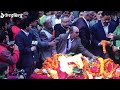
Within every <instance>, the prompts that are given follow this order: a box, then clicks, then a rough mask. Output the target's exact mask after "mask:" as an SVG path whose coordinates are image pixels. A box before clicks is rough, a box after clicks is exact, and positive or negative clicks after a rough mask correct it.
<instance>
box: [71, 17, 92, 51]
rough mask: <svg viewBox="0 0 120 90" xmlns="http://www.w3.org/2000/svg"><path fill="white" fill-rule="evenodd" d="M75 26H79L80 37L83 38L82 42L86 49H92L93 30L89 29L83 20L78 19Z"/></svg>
mask: <svg viewBox="0 0 120 90" xmlns="http://www.w3.org/2000/svg"><path fill="white" fill-rule="evenodd" d="M72 25H73V26H77V27H78V28H79V32H80V33H79V37H80V38H81V42H82V44H83V46H84V47H85V48H87V49H88V48H89V47H90V40H91V38H90V34H91V30H90V28H89V27H88V25H87V23H86V22H85V20H84V19H83V18H79V19H77V20H76V21H75V22H74V23H73V24H72Z"/></svg>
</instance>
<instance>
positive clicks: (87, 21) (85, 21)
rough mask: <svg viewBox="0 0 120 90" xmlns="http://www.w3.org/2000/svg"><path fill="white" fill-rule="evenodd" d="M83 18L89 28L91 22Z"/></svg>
mask: <svg viewBox="0 0 120 90" xmlns="http://www.w3.org/2000/svg"><path fill="white" fill-rule="evenodd" d="M82 18H83V19H84V20H85V22H86V23H87V25H88V27H89V22H88V21H87V20H86V19H85V18H84V17H82Z"/></svg>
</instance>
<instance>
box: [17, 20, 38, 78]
mask: <svg viewBox="0 0 120 90" xmlns="http://www.w3.org/2000/svg"><path fill="white" fill-rule="evenodd" d="M21 24H22V25H21V28H22V29H21V31H20V32H19V33H18V34H17V36H16V39H15V43H16V44H17V45H18V47H19V50H20V58H19V60H18V63H17V68H18V69H24V70H25V72H26V73H27V79H28V78H29V77H30V75H31V73H32V72H33V70H34V69H35V67H36V62H37V61H38V52H37V50H36V48H37V46H35V45H33V44H32V42H33V41H36V38H35V36H34V35H33V33H29V30H30V28H31V26H30V24H31V21H30V19H29V18H26V19H24V20H23V21H22V22H21Z"/></svg>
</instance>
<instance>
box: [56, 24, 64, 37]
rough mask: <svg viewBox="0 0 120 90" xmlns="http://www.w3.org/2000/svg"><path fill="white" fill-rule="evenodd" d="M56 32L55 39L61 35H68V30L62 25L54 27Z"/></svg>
mask: <svg viewBox="0 0 120 90" xmlns="http://www.w3.org/2000/svg"><path fill="white" fill-rule="evenodd" d="M54 30H55V38H56V37H58V36H59V35H60V34H63V33H66V29H65V28H63V27H62V26H61V24H56V25H55V26H54Z"/></svg>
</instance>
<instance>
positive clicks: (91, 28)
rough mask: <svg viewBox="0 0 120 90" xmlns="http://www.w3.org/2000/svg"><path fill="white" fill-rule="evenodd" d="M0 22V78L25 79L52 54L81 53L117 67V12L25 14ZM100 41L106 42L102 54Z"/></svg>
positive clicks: (119, 39) (119, 20)
mask: <svg viewBox="0 0 120 90" xmlns="http://www.w3.org/2000/svg"><path fill="white" fill-rule="evenodd" d="M20 13H22V14H23V15H22V18H20V17H12V18H11V17H5V18H0V76H1V78H3V77H4V78H8V77H9V76H10V75H13V73H15V72H16V71H17V70H24V71H25V73H26V79H30V75H31V74H32V73H33V71H34V70H35V69H36V68H41V67H42V63H43V62H44V61H45V60H46V58H47V57H51V56H52V55H54V54H59V53H62V54H69V53H74V54H78V53H82V54H83V55H85V56H86V57H88V58H91V59H95V58H97V57H102V58H111V59H113V60H114V62H115V63H118V64H120V52H119V51H120V24H119V23H120V11H24V12H20ZM102 40H107V41H108V42H109V44H108V46H107V53H106V54H105V53H103V49H102V44H101V41H102Z"/></svg>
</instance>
